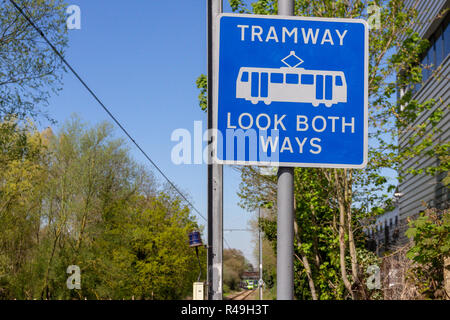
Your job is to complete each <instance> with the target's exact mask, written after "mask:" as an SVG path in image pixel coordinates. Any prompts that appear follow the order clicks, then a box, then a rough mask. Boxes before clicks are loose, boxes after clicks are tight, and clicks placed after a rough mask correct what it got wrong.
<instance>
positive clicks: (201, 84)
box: [195, 74, 208, 111]
mask: <svg viewBox="0 0 450 320" xmlns="http://www.w3.org/2000/svg"><path fill="white" fill-rule="evenodd" d="M195 85H196V86H197V88H198V89H200V93H199V95H198V103H199V105H200V109H202V110H203V111H206V110H207V109H208V97H207V90H208V89H207V86H208V78H207V77H206V76H205V75H204V74H201V75H200V76H199V77H198V78H197V81H195Z"/></svg>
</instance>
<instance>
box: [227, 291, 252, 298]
mask: <svg viewBox="0 0 450 320" xmlns="http://www.w3.org/2000/svg"><path fill="white" fill-rule="evenodd" d="M255 291H256V289H254V290H244V291H242V292H240V293H238V294H237V295H234V296H232V297H230V298H229V300H247V298H248V297H249V296H250V295H251V294H252V293H253V292H255Z"/></svg>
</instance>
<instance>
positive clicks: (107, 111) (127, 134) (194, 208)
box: [9, 0, 208, 221]
mask: <svg viewBox="0 0 450 320" xmlns="http://www.w3.org/2000/svg"><path fill="white" fill-rule="evenodd" d="M9 1H10V2H11V4H12V5H13V6H14V7H15V8H16V9H17V11H18V12H19V13H20V14H21V15H22V16H23V17H24V18H25V19H26V20H27V21H28V23H29V24H30V25H31V26H32V27H33V28H34V29H35V30H36V31H37V32H38V33H39V35H40V36H41V37H42V38H43V39H44V40H45V42H47V44H48V45H49V46H50V47H51V48H52V50H53V52H55V54H56V55H57V56H58V57H59V58H60V59H61V61H62V62H63V63H64V64H65V65H66V66H67V67H68V68H69V70H70V71H71V72H72V73H73V75H74V76H75V77H76V78H77V79H78V80H79V81H80V82H81V84H82V85H83V86H84V87H85V88H86V90H87V91H88V92H89V93H90V94H91V95H92V97H93V98H94V99H95V100H96V101H97V102H98V104H99V105H100V106H101V107H102V108H103V110H104V111H105V112H106V113H107V114H108V116H109V117H110V118H111V119H112V120H113V121H114V122H115V123H116V124H117V125H118V126H119V128H120V129H121V130H122V131H123V132H124V133H125V135H126V136H127V137H128V138H129V139H130V140H131V141H132V142H133V144H134V145H135V146H136V147H137V148H138V149H139V151H140V152H141V153H142V154H143V155H144V157H145V158H146V159H147V160H148V161H150V163H151V164H152V165H153V166H154V167H155V168H156V170H157V171H158V172H159V173H160V174H161V175H162V176H163V177H164V179H166V181H167V182H168V183H169V184H170V185H171V186H172V188H174V189H175V191H176V192H177V193H178V194H179V195H180V196H181V197H182V198H183V200H184V201H185V202H186V203H187V204H188V205H189V206H190V207H191V208H192V209H193V210H194V211H195V212H196V213H197V214H198V215H199V216H200V217H202V218H203V219H204V220H205V221H208V220H207V219H206V218H205V217H204V216H203V215H202V214H201V213H200V211H199V210H197V208H196V207H195V206H194V205H193V204H192V203H191V201H189V200H188V199H187V198H186V196H185V195H184V194H183V193H182V192H181V191H180V190H179V189H178V188H177V187H176V186H175V184H174V183H173V182H172V181H171V180H170V179H169V178H168V177H167V176H166V175H165V174H164V172H163V171H162V170H161V169H160V168H159V167H158V165H157V164H156V163H155V162H154V161H153V160H152V159H151V158H150V156H149V155H148V154H147V153H146V152H145V151H144V150H143V149H142V148H141V146H140V145H139V144H138V143H137V142H136V141H135V140H134V139H133V137H132V136H131V135H130V134H129V133H128V131H127V130H126V129H125V128H124V127H123V126H122V124H121V123H120V122H119V120H117V119H116V117H115V116H114V115H113V114H112V113H111V112H110V111H109V109H108V108H107V107H106V106H105V105H104V104H103V102H102V101H101V100H100V99H99V98H98V97H97V95H96V94H95V93H94V92H93V91H92V90H91V88H90V87H89V86H88V85H87V84H86V82H84V80H83V79H82V78H81V77H80V76H79V75H78V73H77V72H76V71H75V70H74V69H73V68H72V66H71V65H70V64H69V62H68V61H67V60H66V59H65V58H64V57H63V56H62V54H61V53H60V52H59V51H58V50H57V49H56V47H55V46H54V45H53V44H52V43H51V42H50V40H48V38H47V37H46V36H45V34H44V33H43V32H42V30H41V29H40V28H39V27H37V26H36V25H35V24H34V23H33V21H32V20H31V18H29V17H28V16H27V15H26V14H25V12H24V11H23V10H22V9H21V8H20V7H19V6H18V5H17V3H16V2H15V1H14V0H9Z"/></svg>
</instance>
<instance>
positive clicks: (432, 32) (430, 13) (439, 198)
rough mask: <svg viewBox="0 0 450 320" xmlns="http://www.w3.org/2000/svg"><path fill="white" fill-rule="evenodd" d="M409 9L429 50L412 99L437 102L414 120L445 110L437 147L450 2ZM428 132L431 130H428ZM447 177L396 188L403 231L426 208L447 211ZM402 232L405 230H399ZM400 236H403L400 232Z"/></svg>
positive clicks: (445, 92) (421, 162)
mask: <svg viewBox="0 0 450 320" xmlns="http://www.w3.org/2000/svg"><path fill="white" fill-rule="evenodd" d="M406 4H407V5H408V6H415V7H416V9H417V10H418V14H419V16H418V19H419V23H417V24H415V27H414V31H417V32H418V33H419V35H420V36H421V37H422V38H424V39H428V40H429V42H430V44H431V45H430V47H429V49H428V50H427V52H426V53H425V54H424V56H423V60H422V65H424V66H429V68H423V70H422V74H423V81H422V84H421V85H420V86H417V88H416V89H415V93H414V97H413V98H414V99H416V100H418V102H419V103H422V102H425V101H427V100H429V99H432V98H433V99H436V101H439V102H438V103H437V104H436V106H435V107H434V108H432V109H431V110H429V111H427V112H425V113H424V114H422V115H421V116H420V117H419V118H418V119H417V120H416V124H417V123H421V122H423V121H424V119H426V118H427V117H429V116H430V114H431V113H432V112H433V111H434V110H435V109H436V108H437V107H441V108H442V107H444V108H445V112H444V117H443V119H442V120H441V121H440V123H439V124H438V127H439V129H440V130H441V131H440V133H438V134H437V135H436V136H435V138H434V141H433V142H434V143H436V144H439V143H443V142H448V141H449V122H450V121H449V120H450V118H449V117H450V115H449V112H448V105H449V101H450V85H449V82H450V81H449V79H450V28H449V27H448V24H449V20H450V14H449V10H448V9H449V8H450V0H426V1H424V0H408V1H406ZM428 129H429V130H431V128H428ZM410 134H411V133H405V134H403V135H401V136H400V137H399V138H400V139H399V141H400V147H403V148H406V145H405V140H406V139H407V138H408V137H409V135H410ZM437 163H439V159H438V158H437V157H428V156H425V155H424V156H422V157H419V158H414V159H411V160H408V161H406V162H405V163H404V164H403V166H402V169H403V170H407V169H410V168H413V169H419V168H424V167H428V166H430V165H433V164H437ZM445 176H446V173H443V174H439V175H436V176H429V175H424V174H421V175H407V176H406V178H405V179H404V180H403V181H402V182H401V183H400V184H399V186H398V192H399V193H400V195H401V196H400V199H399V217H400V223H401V225H403V226H404V228H406V220H407V218H408V217H411V216H413V217H414V216H416V215H418V214H419V213H420V212H421V211H423V210H425V209H426V208H438V209H444V208H448V203H449V189H448V188H447V187H445V186H444V185H443V183H442V180H443V178H444V177H445ZM402 231H404V230H402ZM402 233H403V232H402Z"/></svg>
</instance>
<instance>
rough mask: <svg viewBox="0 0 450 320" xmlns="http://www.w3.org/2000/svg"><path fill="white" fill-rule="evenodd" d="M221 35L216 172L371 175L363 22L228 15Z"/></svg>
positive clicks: (217, 61) (221, 21)
mask: <svg viewBox="0 0 450 320" xmlns="http://www.w3.org/2000/svg"><path fill="white" fill-rule="evenodd" d="M215 29H216V32H217V35H216V39H218V41H216V42H215V43H216V46H215V48H214V52H215V57H216V58H215V59H214V61H215V65H214V70H215V72H214V73H215V77H214V78H215V79H216V82H215V86H214V97H215V99H214V108H215V110H216V112H215V113H214V114H215V115H216V118H215V125H216V128H217V138H216V139H215V160H216V161H217V162H218V163H222V164H244V165H281V166H302V167H335V168H362V167H364V166H365V165H366V162H367V130H368V129H367V103H368V27H367V23H366V22H365V21H364V20H359V19H332V18H304V17H290V16H289V17H288V16H286V17H285V16H258V15H236V14H222V15H220V16H219V17H218V18H217V20H216V25H215Z"/></svg>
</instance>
